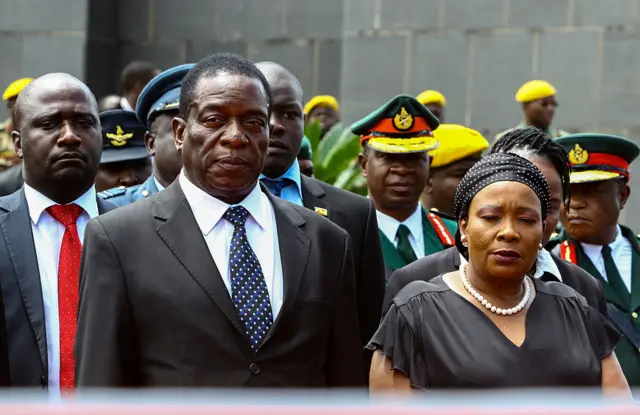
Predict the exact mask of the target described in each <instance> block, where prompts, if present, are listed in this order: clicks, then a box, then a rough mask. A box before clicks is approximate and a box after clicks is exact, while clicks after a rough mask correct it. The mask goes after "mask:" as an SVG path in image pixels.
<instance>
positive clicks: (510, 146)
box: [489, 127, 571, 207]
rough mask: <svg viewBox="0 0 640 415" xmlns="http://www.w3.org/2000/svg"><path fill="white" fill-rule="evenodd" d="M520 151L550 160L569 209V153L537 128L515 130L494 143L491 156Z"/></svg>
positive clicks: (490, 152)
mask: <svg viewBox="0 0 640 415" xmlns="http://www.w3.org/2000/svg"><path fill="white" fill-rule="evenodd" d="M516 150H520V151H522V152H523V153H525V154H524V155H531V156H535V157H541V158H544V159H547V160H549V162H551V164H553V167H555V169H556V171H557V172H558V174H559V175H560V179H561V180H562V196H563V197H564V202H565V206H567V207H568V205H569V200H570V199H571V181H570V174H571V164H570V163H569V158H568V156H567V152H566V151H565V150H564V148H563V147H562V146H561V145H560V144H558V143H557V142H556V141H555V140H554V139H553V138H551V136H550V135H549V134H547V133H545V132H544V131H542V130H540V129H539V128H536V127H526V128H515V129H513V130H511V131H509V132H507V133H506V134H504V135H503V136H502V137H500V138H498V139H497V140H496V142H494V143H493V145H492V146H491V149H490V150H489V154H493V153H507V152H511V151H516Z"/></svg>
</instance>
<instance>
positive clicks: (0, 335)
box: [0, 291, 11, 387]
mask: <svg viewBox="0 0 640 415" xmlns="http://www.w3.org/2000/svg"><path fill="white" fill-rule="evenodd" d="M10 379H11V378H10V376H9V344H8V337H7V324H6V321H5V318H4V302H3V300H2V292H1V291H0V387H6V386H9V385H10V383H11V381H10Z"/></svg>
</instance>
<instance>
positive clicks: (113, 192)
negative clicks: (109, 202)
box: [98, 187, 127, 199]
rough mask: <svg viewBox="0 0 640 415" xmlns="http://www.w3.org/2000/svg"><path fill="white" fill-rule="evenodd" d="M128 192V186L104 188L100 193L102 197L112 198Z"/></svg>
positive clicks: (99, 195)
mask: <svg viewBox="0 0 640 415" xmlns="http://www.w3.org/2000/svg"><path fill="white" fill-rule="evenodd" d="M125 193H127V188H126V187H114V188H113V189H109V190H103V191H102V192H99V193H98V197H99V198H100V199H111V198H112V197H116V196H122V195H123V194H125Z"/></svg>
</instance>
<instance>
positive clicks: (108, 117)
mask: <svg viewBox="0 0 640 415" xmlns="http://www.w3.org/2000/svg"><path fill="white" fill-rule="evenodd" d="M100 124H101V125H102V157H101V158H100V168H99V169H98V174H97V175H96V190H97V191H99V192H103V191H105V190H106V189H110V188H112V187H114V186H118V187H121V188H122V189H124V188H126V187H129V186H133V185H136V184H139V183H142V182H143V181H145V180H146V179H147V177H149V175H150V174H151V161H150V160H149V155H148V154H147V151H146V150H145V148H144V133H145V128H144V126H143V125H142V124H140V122H138V119H137V118H136V114H135V113H134V112H131V111H126V110H111V111H105V112H103V113H101V114H100Z"/></svg>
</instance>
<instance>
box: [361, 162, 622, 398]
mask: <svg viewBox="0 0 640 415" xmlns="http://www.w3.org/2000/svg"><path fill="white" fill-rule="evenodd" d="M549 205H550V202H549V185H548V183H547V181H546V180H545V178H544V176H543V175H542V173H541V172H540V170H538V168H536V167H535V165H533V164H532V163H531V162H530V161H528V160H526V159H524V158H522V157H520V156H517V155H515V154H510V153H499V154H492V155H489V156H487V157H485V158H484V159H482V160H481V161H480V162H478V163H477V164H476V165H475V166H474V167H473V168H472V169H471V170H469V172H468V173H467V174H466V175H465V177H464V179H463V180H462V182H461V183H460V186H459V187H458V191H457V193H456V199H455V209H456V216H457V218H458V224H459V231H458V233H457V234H456V245H457V247H458V249H459V250H460V252H461V253H462V254H463V255H464V256H465V257H466V258H467V259H468V261H469V263H468V265H466V266H464V265H463V266H462V267H461V268H460V269H459V270H458V271H455V272H451V273H448V274H444V275H441V276H439V277H437V278H435V279H433V280H431V281H429V282H424V281H416V282H413V283H411V284H409V285H407V286H406V287H405V288H404V289H402V291H400V293H399V294H398V295H397V296H396V298H395V299H394V301H393V303H392V304H391V306H390V308H389V310H388V312H387V314H386V316H385V318H384V320H383V322H382V324H381V326H380V328H379V329H378V331H377V332H376V334H375V335H374V337H373V338H372V340H371V342H370V343H369V345H368V346H367V348H368V349H370V350H372V351H374V357H373V361H372V363H371V373H370V384H371V389H372V391H377V390H383V389H384V390H388V389H392V390H395V391H408V390H411V389H420V390H430V389H454V388H506V387H522V388H525V387H558V386H560V387H579V386H591V387H601V388H602V390H603V391H604V392H606V393H612V394H620V395H624V396H630V391H629V386H628V384H627V382H626V379H625V378H624V375H623V374H622V371H621V369H620V365H619V364H618V361H617V359H616V357H615V354H614V353H613V349H614V346H615V344H616V343H617V342H618V339H619V334H618V333H617V332H616V331H615V329H613V327H612V326H611V324H610V323H609V322H608V320H607V319H606V318H604V317H603V316H602V315H601V314H600V313H598V311H596V310H595V309H593V308H591V307H590V306H589V305H587V303H586V301H585V299H584V298H583V297H582V296H580V295H579V294H577V293H576V292H575V291H574V290H573V289H571V288H570V287H568V286H566V285H563V284H560V283H556V282H550V283H545V282H542V281H540V280H539V279H535V280H534V279H532V278H531V277H529V276H527V272H528V271H529V270H530V269H531V268H532V265H533V264H534V262H535V260H536V256H537V254H538V250H540V249H542V245H541V241H542V239H543V234H544V226H545V223H544V220H545V218H546V216H547V214H548V212H549Z"/></svg>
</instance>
